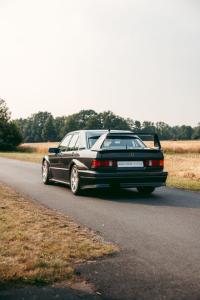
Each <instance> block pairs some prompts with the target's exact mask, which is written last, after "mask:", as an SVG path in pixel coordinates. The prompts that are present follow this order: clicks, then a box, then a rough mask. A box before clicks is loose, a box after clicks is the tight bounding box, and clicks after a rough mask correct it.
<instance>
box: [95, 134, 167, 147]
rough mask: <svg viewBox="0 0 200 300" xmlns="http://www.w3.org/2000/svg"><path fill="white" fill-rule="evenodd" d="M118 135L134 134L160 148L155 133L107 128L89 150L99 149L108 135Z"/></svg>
mask: <svg viewBox="0 0 200 300" xmlns="http://www.w3.org/2000/svg"><path fill="white" fill-rule="evenodd" d="M119 135H124V136H126V135H127V136H130V135H131V136H135V137H138V138H139V139H140V140H142V141H143V142H145V141H149V142H153V144H154V148H156V149H158V150H161V144H160V140H159V137H158V135H157V134H156V133H144V132H132V131H123V130H121V131H119V130H108V132H106V133H104V134H102V135H101V136H100V137H99V138H98V140H97V141H96V143H95V144H94V145H93V146H92V148H91V150H95V151H96V150H99V149H100V148H101V145H102V144H103V142H104V140H105V139H106V138H108V137H109V136H119Z"/></svg>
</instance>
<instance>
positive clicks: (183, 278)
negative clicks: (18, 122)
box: [0, 158, 200, 300]
mask: <svg viewBox="0 0 200 300" xmlns="http://www.w3.org/2000/svg"><path fill="white" fill-rule="evenodd" d="M0 181H2V182H5V183H7V184H10V185H11V186H12V187H14V188H16V189H17V190H18V191H20V192H23V193H24V194H26V195H28V196H30V197H32V198H33V199H35V200H37V201H39V202H40V203H43V204H45V205H46V206H48V207H50V208H53V209H56V210H58V211H61V212H63V213H66V214H67V215H69V216H71V217H73V219H74V220H76V221H77V222H78V223H81V224H84V225H86V226H87V227H90V228H92V229H93V230H96V231H98V232H100V234H101V235H102V236H103V237H104V238H105V239H106V240H108V241H112V242H115V243H117V244H118V245H119V246H120V248H121V252H120V254H118V255H117V256H115V257H111V258H108V259H104V260H100V261H97V262H91V263H88V264H86V265H83V266H81V267H79V269H78V271H79V272H80V273H81V274H82V275H83V276H84V277H85V278H87V279H88V280H90V281H91V282H92V283H94V284H95V286H96V287H97V289H98V290H99V291H100V292H101V294H102V296H101V297H102V298H104V299H124V300H125V299H131V300H133V299H139V300H141V299H153V300H156V299H173V300H175V299H187V300H189V299H190V300H193V299H200V193H198V192H196V193H195V192H188V191H182V190H177V189H170V188H161V189H158V190H157V191H156V192H155V194H154V195H152V196H151V197H146V198H145V197H142V196H139V195H138V193H137V192H136V191H135V190H131V189H129V190H122V191H120V192H116V193H115V192H112V193H111V192H108V191H89V192H86V193H85V195H84V196H79V197H77V196H73V195H72V193H71V192H70V190H69V189H68V188H67V187H64V186H59V185H51V186H45V185H43V183H42V182H41V176H40V165H38V164H34V163H28V162H21V161H17V160H9V159H3V158H0Z"/></svg>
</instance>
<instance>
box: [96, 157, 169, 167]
mask: <svg viewBox="0 0 200 300" xmlns="http://www.w3.org/2000/svg"><path fill="white" fill-rule="evenodd" d="M113 167H114V168H116V167H117V161H116V160H98V159H93V161H92V164H91V168H92V169H97V168H113ZM144 167H160V168H163V167H164V159H152V160H145V161H144Z"/></svg>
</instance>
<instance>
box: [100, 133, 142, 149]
mask: <svg viewBox="0 0 200 300" xmlns="http://www.w3.org/2000/svg"><path fill="white" fill-rule="evenodd" d="M101 148H103V149H115V150H118V149H119V150H120V149H123V150H124V149H141V148H146V146H145V144H144V143H143V142H142V141H141V140H140V139H138V138H137V137H132V136H130V137H129V136H113V137H108V138H106V139H105V141H104V142H103V144H102V146H101Z"/></svg>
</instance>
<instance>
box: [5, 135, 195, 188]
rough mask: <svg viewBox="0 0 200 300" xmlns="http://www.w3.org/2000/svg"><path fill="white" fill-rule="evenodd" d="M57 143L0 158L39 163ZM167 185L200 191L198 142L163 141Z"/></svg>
mask: <svg viewBox="0 0 200 300" xmlns="http://www.w3.org/2000/svg"><path fill="white" fill-rule="evenodd" d="M56 145H57V143H31V144H23V145H21V146H20V147H19V149H18V150H19V151H17V152H4V153H3V152H1V153H0V156H3V157H8V158H14V159H20V160H26V161H33V162H41V159H42V157H43V155H44V153H47V151H48V148H49V147H53V146H56ZM162 147H163V150H164V153H165V168H166V170H167V171H168V172H169V177H168V181H167V184H168V185H169V186H172V187H178V188H185V189H192V190H200V141H163V142H162Z"/></svg>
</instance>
